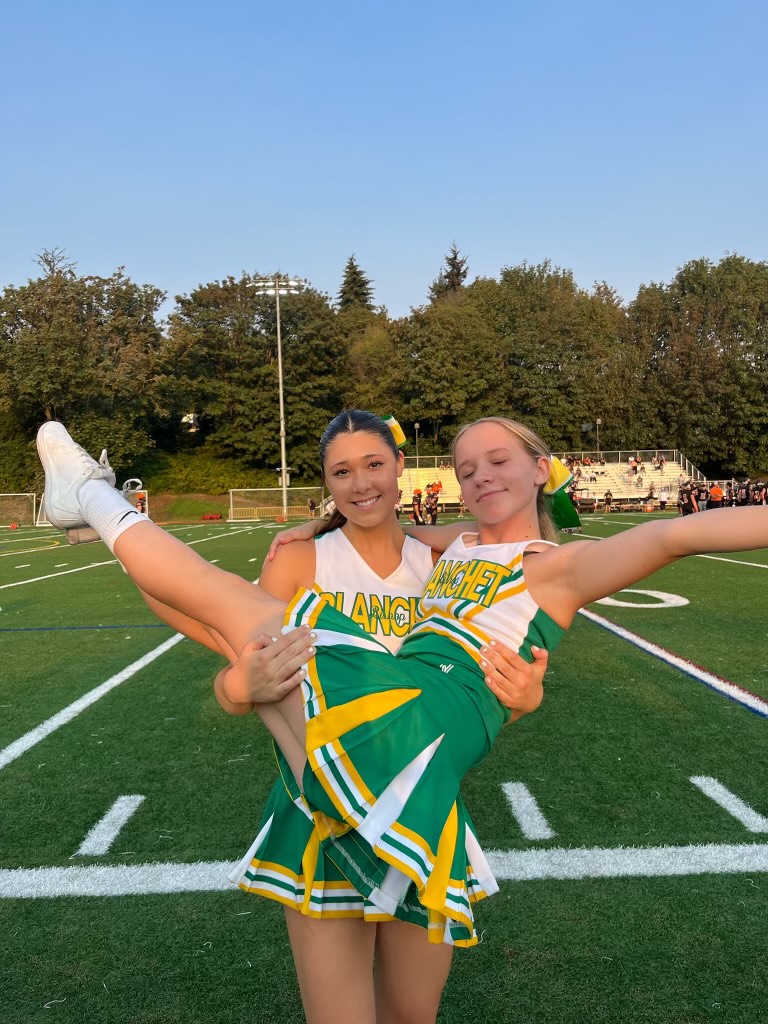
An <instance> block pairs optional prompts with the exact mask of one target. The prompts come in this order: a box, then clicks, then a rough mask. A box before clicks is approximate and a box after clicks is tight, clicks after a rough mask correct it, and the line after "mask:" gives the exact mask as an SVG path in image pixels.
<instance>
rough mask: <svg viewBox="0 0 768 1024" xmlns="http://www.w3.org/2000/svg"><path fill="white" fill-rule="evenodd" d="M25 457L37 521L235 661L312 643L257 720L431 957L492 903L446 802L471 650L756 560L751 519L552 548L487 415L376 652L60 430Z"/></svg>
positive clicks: (468, 686) (548, 636) (758, 521)
mask: <svg viewBox="0 0 768 1024" xmlns="http://www.w3.org/2000/svg"><path fill="white" fill-rule="evenodd" d="M38 448H39V451H40V454H41V458H42V461H43V465H44V468H45V470H46V489H45V499H44V500H45V506H46V511H47V514H48V518H49V520H50V521H51V523H52V524H53V525H55V526H59V527H60V528H63V529H66V528H70V527H82V526H83V525H85V524H87V525H90V526H92V527H93V528H94V529H96V530H97V532H98V533H99V535H100V536H101V537H102V539H103V540H104V541H105V543H107V545H108V546H109V547H110V548H111V549H112V550H113V551H114V554H115V556H116V557H117V558H118V559H119V560H120V562H121V563H122V564H123V566H124V568H125V569H126V571H127V572H128V574H129V576H131V578H132V579H133V580H134V582H136V583H137V585H138V586H139V587H140V588H141V589H142V590H143V591H145V592H146V593H148V594H150V595H151V596H152V597H153V598H154V599H155V600H157V601H159V602H161V603H163V604H164V605H166V606H169V607H171V608H176V609H178V611H179V612H181V613H183V614H184V615H188V616H190V617H192V618H193V619H196V620H198V621H200V622H203V623H205V624H206V625H207V626H208V627H210V628H212V629H213V630H215V631H217V632H218V633H219V634H221V636H222V637H224V639H225V640H226V643H227V644H228V645H229V646H230V648H231V649H232V650H233V651H235V652H241V651H243V650H244V649H246V648H247V645H248V644H249V642H250V641H252V639H253V637H254V636H255V635H257V634H263V633H265V632H266V633H271V634H272V635H275V634H276V633H278V632H279V631H280V630H281V629H282V627H283V625H284V624H285V625H290V626H299V627H301V628H303V629H305V630H307V631H311V632H312V633H313V634H314V639H315V645H314V649H311V653H312V654H313V655H314V656H313V657H312V659H311V661H310V662H309V664H308V666H307V675H306V678H305V680H304V681H303V683H302V684H301V688H300V691H299V690H294V691H293V692H292V693H291V694H289V695H288V696H287V697H286V698H285V699H283V700H282V701H280V702H279V703H276V704H271V705H268V706H266V707H265V708H264V709H262V712H263V719H264V721H265V724H266V725H267V728H268V729H269V730H270V732H271V733H272V735H273V736H274V738H275V740H276V742H277V744H278V745H279V747H280V749H281V751H282V753H283V755H284V757H285V759H286V762H287V764H288V765H289V766H290V770H291V772H292V774H293V777H294V779H295V781H296V787H297V791H298V792H299V793H300V794H301V797H300V798H301V799H302V800H303V801H304V802H305V803H306V807H307V810H308V811H309V813H311V814H312V816H313V819H314V821H315V824H316V826H317V828H318V834H319V836H320V842H321V843H322V845H323V849H324V850H325V851H326V852H327V854H328V857H329V858H330V859H331V860H332V861H333V862H334V863H336V864H338V865H339V867H340V869H341V870H342V871H343V874H344V876H345V877H346V878H348V879H349V880H350V881H351V882H352V883H353V884H354V885H355V887H356V889H357V890H358V891H359V892H362V893H364V894H365V897H366V899H367V900H368V901H369V903H370V905H371V907H372V908H374V913H375V911H376V910H378V911H380V912H381V913H382V914H385V915H391V916H394V917H396V918H398V919H399V920H403V921H409V922H410V923H413V924H417V925H420V926H421V927H423V928H425V929H426V930H427V933H428V937H429V940H430V941H432V942H438V943H439V942H445V943H453V944H455V945H472V944H474V942H476V941H477V937H476V933H475V928H474V921H473V915H472V904H473V903H474V902H475V901H476V900H478V899H481V898H483V897H484V896H487V895H490V894H491V893H493V892H495V891H496V890H497V885H496V882H495V880H494V878H493V875H492V873H491V872H490V870H489V868H488V865H487V862H486V860H485V857H484V856H483V853H482V850H481V849H480V847H479V844H478V843H477V840H476V838H475V835H474V831H473V828H472V823H471V821H470V819H469V816H468V815H467V813H466V810H465V808H464V805H463V803H462V801H461V797H460V794H459V784H460V781H461V778H462V777H463V775H464V774H465V773H466V771H467V770H468V769H469V768H471V767H472V766H473V765H475V764H477V763H478V762H479V761H480V760H482V758H483V757H484V756H485V755H486V754H487V753H488V751H489V749H490V747H491V744H492V743H493V740H494V738H495V736H496V734H497V733H498V731H499V729H500V728H501V726H502V725H503V724H504V722H505V721H506V720H507V718H508V710H507V709H506V708H504V707H503V706H502V705H501V704H500V703H499V701H498V700H497V699H496V698H495V696H494V695H493V693H492V692H491V691H490V690H489V689H488V687H487V686H486V685H485V681H484V672H483V670H482V669H481V667H480V662H481V661H482V660H483V654H482V651H483V648H484V647H486V646H487V645H488V644H490V643H492V642H494V641H495V642H501V643H505V644H506V645H508V646H510V647H512V648H513V649H514V650H516V651H518V652H520V654H521V655H522V656H523V657H525V658H527V659H528V660H530V657H531V655H530V648H531V646H532V645H534V644H536V645H538V646H541V647H544V648H546V649H547V650H552V649H553V648H554V647H555V646H556V645H557V643H559V641H560V639H561V638H562V636H563V634H564V633H565V631H566V630H567V628H568V626H569V625H570V623H571V621H572V619H573V617H574V615H575V614H576V612H577V611H578V609H579V608H580V607H581V606H582V605H585V604H587V603H589V602H590V601H594V600H597V599H599V598H602V597H606V596H608V595H610V594H613V593H615V592H616V591H618V590H621V589H623V588H625V587H628V586H630V585H631V584H633V583H636V582H638V581H639V580H641V579H643V578H644V577H645V576H647V575H649V574H650V573H652V572H655V571H656V570H657V569H660V568H662V567H663V566H665V565H668V564H670V563H672V562H674V561H677V560H678V559H679V558H681V557H683V556H685V555H692V554H700V553H706V552H714V551H733V550H748V549H753V548H760V547H765V546H766V545H768V516H767V515H766V512H765V510H764V509H763V508H762V507H760V508H744V509H722V510H717V511H715V512H713V513H712V514H711V515H710V516H691V517H686V518H680V519H675V520H666V521H654V522H651V523H645V524H643V525H641V526H638V527H635V528H633V529H631V530H628V531H626V532H625V533H623V534H621V535H619V536H615V537H611V538H608V539H606V540H602V541H600V542H599V543H597V544H595V543H593V542H590V541H587V542H578V541H574V542H571V543H569V544H567V545H563V546H562V547H559V546H558V545H557V544H556V543H554V530H553V528H552V526H551V523H550V522H549V521H548V516H547V511H546V505H545V500H544V497H543V490H544V487H545V485H546V483H547V480H548V477H549V474H550V455H549V451H548V449H547V448H546V446H545V445H544V443H543V442H542V441H541V439H540V438H539V437H538V436H537V435H536V434H534V433H533V432H532V431H530V430H528V429H527V428H526V427H524V426H522V425H520V424H517V423H514V422H513V421H511V420H506V419H503V418H500V417H489V418H487V419H484V420H479V421H476V422H475V423H472V424H470V425H469V426H467V427H464V428H463V429H462V430H461V431H460V432H459V434H458V436H457V439H456V443H455V446H454V456H453V464H454V466H455V467H456V472H457V476H458V479H459V483H460V486H461V488H462V494H463V496H464V499H465V501H466V504H467V507H468V508H469V509H470V510H471V511H472V512H473V513H474V515H475V517H476V519H477V533H476V534H475V533H472V534H469V533H465V534H463V535H462V536H460V537H459V538H458V539H457V540H456V541H455V542H454V543H453V544H452V545H451V546H450V547H449V548H448V550H446V552H445V553H444V554H443V555H442V557H441V558H440V559H439V560H438V562H437V563H436V565H435V568H434V570H433V573H432V576H431V577H430V580H429V581H428V583H427V585H426V587H425V591H424V595H423V597H422V601H421V605H420V618H419V621H418V622H417V623H416V625H415V626H414V627H413V629H412V630H411V632H410V634H409V636H408V637H406V639H405V642H404V643H403V645H402V647H401V648H400V650H399V652H398V653H397V655H396V656H392V655H391V654H390V653H389V651H387V650H386V649H385V648H384V647H383V646H382V645H381V644H380V643H378V642H377V641H376V640H374V639H372V638H370V637H367V636H366V635H365V634H364V633H363V632H362V631H361V629H360V627H359V626H358V625H357V624H356V623H354V622H353V621H352V620H350V619H348V618H347V617H346V616H344V615H343V614H341V613H340V612H338V611H337V610H336V609H335V608H333V607H331V606H330V605H329V604H327V603H326V602H325V601H324V600H323V598H322V597H321V596H320V595H319V594H318V593H316V592H314V591H307V590H301V591H299V592H298V593H297V594H296V596H295V597H294V598H293V600H292V601H291V602H290V604H289V605H288V606H287V607H286V605H285V604H284V603H283V602H280V601H277V600H275V599H274V598H271V597H270V596H268V595H267V594H266V593H264V592H263V591H262V590H261V589H260V588H259V587H255V586H253V585H252V584H250V583H247V582H246V581H245V580H242V579H241V578H240V577H237V576H234V575H232V574H229V573H225V572H224V571H223V570H220V569H218V568H217V567H216V566H213V565H211V564H209V563H208V562H206V561H205V560H203V559H202V558H200V557H199V556H198V555H197V554H196V553H195V552H193V551H192V549H190V548H188V547H186V546H185V545H184V544H182V543H181V542H180V541H178V540H176V539H175V538H173V537H172V536H170V535H169V534H167V533H165V532H164V531H163V530H161V529H159V528H158V527H155V526H154V525H153V524H152V523H150V522H148V521H147V520H146V519H145V518H144V517H142V516H141V515H139V514H138V513H137V512H136V510H135V509H134V508H132V507H131V506H130V505H128V504H127V502H125V501H124V500H123V499H122V497H121V496H120V495H119V494H118V493H117V492H116V491H115V490H114V489H113V488H112V486H111V484H110V480H109V474H108V472H107V470H106V469H105V467H104V466H102V465H100V464H99V463H96V462H95V461H94V460H92V459H91V458H90V456H88V455H87V453H85V452H84V451H83V450H82V449H81V448H79V446H77V445H76V444H75V443H74V442H73V441H72V439H71V438H70V437H69V435H68V434H67V433H66V431H65V430H64V428H63V427H62V426H61V424H57V423H47V424H45V425H44V426H43V427H42V428H41V430H40V432H39V435H38ZM241 660H242V659H239V660H238V661H237V662H236V663H235V664H234V665H233V666H231V667H230V668H229V669H227V670H225V672H223V673H221V674H220V675H219V677H217V683H216V688H217V695H218V697H219V700H220V702H221V703H222V704H223V705H224V706H225V707H228V708H229V709H230V710H233V711H240V710H243V711H247V710H250V708H251V706H252V704H251V701H250V695H249V688H248V672H247V668H245V667H243V666H241ZM264 712H269V713H268V714H265V713H264Z"/></svg>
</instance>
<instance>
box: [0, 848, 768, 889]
mask: <svg viewBox="0 0 768 1024" xmlns="http://www.w3.org/2000/svg"><path fill="white" fill-rule="evenodd" d="M488 859H489V862H490V865H491V869H492V871H493V873H494V874H495V875H496V877H497V879H498V880H499V881H506V882H531V881H538V880H541V879H556V880H563V881H566V880H581V879H584V878H632V877H634V878H668V877H672V876H680V875H705V874H712V875H734V874H747V873H752V872H768V843H753V844H724V843H723V844H721V843H710V844H708V845H706V846H648V847H633V846H629V847H619V848H618V849H614V850H609V849H603V848H601V847H597V848H593V849H586V850H585V849H581V850H568V849H563V848H555V849H553V850H492V851H491V852H490V853H489V854H488ZM231 870H232V861H229V860H222V861H199V862H197V863H195V864H168V863H157V862H155V863H151V864H136V865H127V864H126V865H124V864H119V865H114V866H113V865H94V866H92V867H50V868H47V867H42V868H4V869H1V870H0V899H42V898H50V897H54V896H144V895H150V894H155V893H176V892H222V891H224V890H227V889H232V888H233V885H232V883H230V882H228V881H227V875H228V873H229V872H230V871H231Z"/></svg>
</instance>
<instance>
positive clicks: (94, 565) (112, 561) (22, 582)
mask: <svg viewBox="0 0 768 1024" xmlns="http://www.w3.org/2000/svg"><path fill="white" fill-rule="evenodd" d="M252 529H253V527H250V526H247V527H244V528H243V529H240V530H231V531H230V532H229V533H215V534H213V536H212V537H203V538H202V539H201V540H191V541H189V542H188V544H187V547H190V548H191V547H192V546H193V545H195V544H205V543H206V542H207V541H209V540H218V538H219V537H233V536H234V535H235V534H237V533H250V532H251V530H252ZM16 554H17V555H18V554H20V552H18V551H17V552H16ZM65 564H66V563H65ZM100 565H117V559H116V558H112V559H110V560H109V561H108V562H91V564H90V565H81V566H80V567H79V568H77V569H67V571H66V572H53V573H49V574H48V575H47V576H35V577H34V578H33V579H31V580H19V581H18V582H17V583H3V584H2V586H0V590H7V589H8V587H23V586H24V585H25V584H26V583H40V581H41V580H52V579H54V578H55V577H56V576H66V575H68V574H69V573H71V572H85V570H86V569H96V568H98V567H99V566H100ZM54 568H55V567H54Z"/></svg>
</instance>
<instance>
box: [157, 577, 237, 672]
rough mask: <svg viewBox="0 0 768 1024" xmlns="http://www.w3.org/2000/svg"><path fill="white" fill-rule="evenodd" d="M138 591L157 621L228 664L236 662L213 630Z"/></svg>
mask: <svg viewBox="0 0 768 1024" xmlns="http://www.w3.org/2000/svg"><path fill="white" fill-rule="evenodd" d="M138 590H139V593H140V594H141V596H142V597H143V598H144V601H145V603H146V604H147V606H148V608H149V609H150V611H153V612H154V613H155V615H156V616H157V617H158V619H162V620H163V622H165V623H167V624H168V625H169V626H170V627H171V629H175V630H176V631H177V632H178V633H183V634H184V636H188V637H189V639H190V640H194V641H195V643H198V644H201V645H202V646H203V647H208V648H209V649H210V650H212V651H214V653H216V654H221V655H222V657H224V658H226V659H227V660H228V661H230V662H234V661H236V660H237V655H236V654H235V652H234V651H233V650H232V648H231V647H230V646H229V644H228V643H227V642H226V640H225V639H224V637H223V636H222V635H221V634H220V633H217V632H216V630H215V629H213V628H212V627H210V626H204V625H203V623H202V622H198V621H197V619H191V618H190V617H189V616H188V615H183V614H182V613H181V612H178V611H176V609H175V608H170V607H169V606H168V605H167V604H163V603H162V602H161V601H158V600H156V599H155V598H154V597H150V596H149V594H145V593H144V591H143V590H142V589H141V588H138Z"/></svg>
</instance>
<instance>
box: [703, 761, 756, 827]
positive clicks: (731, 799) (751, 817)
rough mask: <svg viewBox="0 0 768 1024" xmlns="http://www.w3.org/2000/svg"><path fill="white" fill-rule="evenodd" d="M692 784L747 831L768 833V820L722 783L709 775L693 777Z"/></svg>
mask: <svg viewBox="0 0 768 1024" xmlns="http://www.w3.org/2000/svg"><path fill="white" fill-rule="evenodd" d="M691 782H692V783H693V784H694V786H696V787H698V789H700V790H701V792H702V793H703V794H704V795H705V796H708V797H709V799H710V800H714V802H715V803H716V804H718V805H719V806H720V807H722V808H723V810H724V811H728V813H729V814H730V815H731V816H732V817H733V818H735V819H736V820H737V821H740V822H741V824H742V825H743V826H744V828H745V829H747V831H749V832H768V818H766V817H764V816H763V815H762V814H758V813H757V811H755V810H753V809H752V808H751V807H750V806H749V804H746V803H744V801H743V800H741V799H739V797H737V796H736V794H735V793H732V792H731V791H730V790H729V789H726V788H725V786H724V785H723V784H722V782H718V781H717V779H713V778H710V776H708V775H692V776H691Z"/></svg>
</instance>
